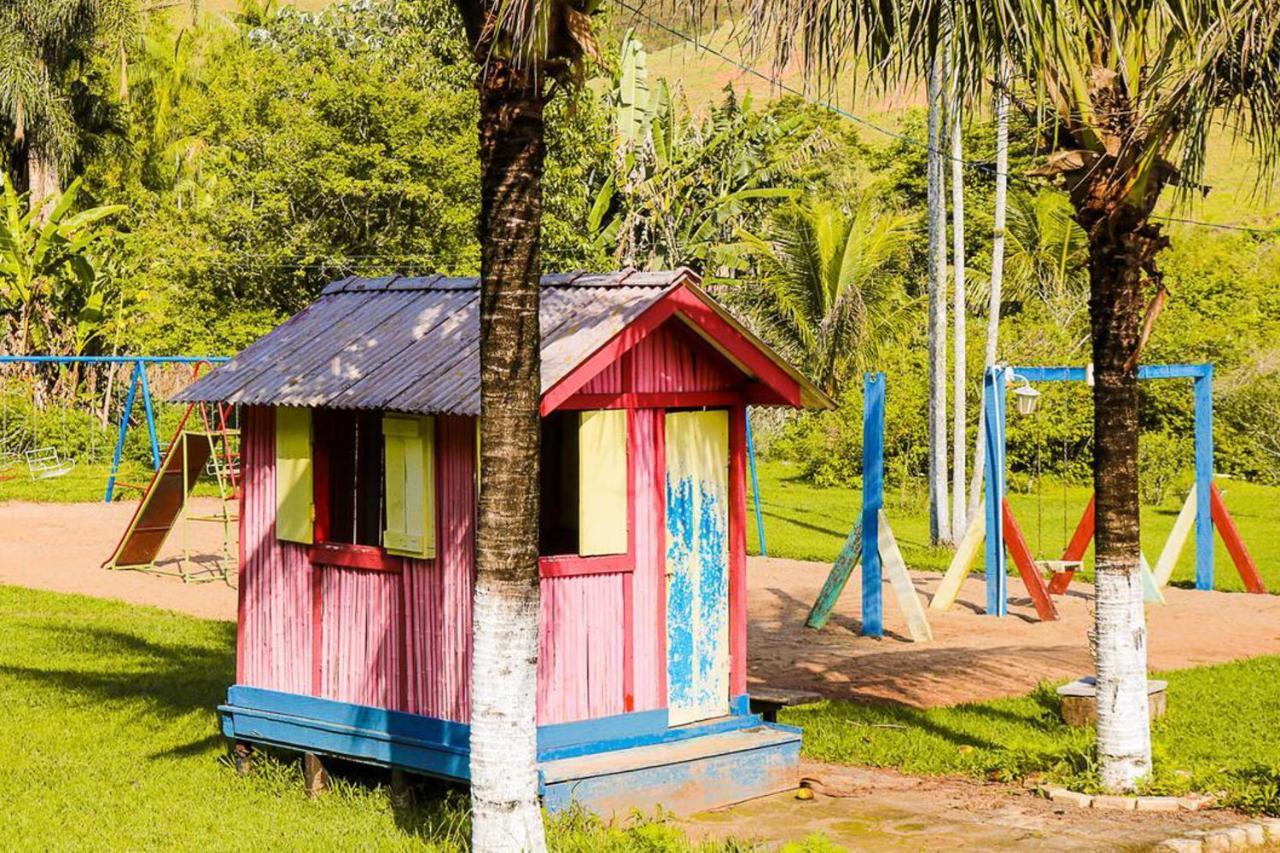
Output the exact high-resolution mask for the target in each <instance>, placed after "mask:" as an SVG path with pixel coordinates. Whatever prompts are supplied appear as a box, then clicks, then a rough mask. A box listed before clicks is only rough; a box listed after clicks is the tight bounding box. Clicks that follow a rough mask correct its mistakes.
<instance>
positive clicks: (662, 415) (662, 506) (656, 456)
mask: <svg viewBox="0 0 1280 853" xmlns="http://www.w3.org/2000/svg"><path fill="white" fill-rule="evenodd" d="M653 437H654V450H653V472H654V477H653V501H654V506H656V507H657V508H658V511H657V512H656V513H654V514H653V518H654V526H655V527H656V530H654V532H653V535H654V537H655V539H654V541H655V542H658V543H665V542H666V538H667V412H666V410H665V409H658V410H657V413H656V415H655V420H654V423H653ZM663 548H664V553H665V545H664V546H663ZM663 559H664V565H663V566H662V570H661V571H660V572H659V573H658V574H659V578H660V582H659V589H658V606H657V607H656V608H654V609H655V616H656V617H657V618H656V620H655V621H656V624H655V626H654V629H655V630H656V631H657V632H658V660H660V661H661V662H662V665H661V667H660V668H659V678H658V707H660V708H666V707H667V703H668V699H667V572H666V566H665V557H664V558H663Z"/></svg>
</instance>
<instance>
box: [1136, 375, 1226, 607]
mask: <svg viewBox="0 0 1280 853" xmlns="http://www.w3.org/2000/svg"><path fill="white" fill-rule="evenodd" d="M1195 367H1197V368H1199V370H1198V371H1197V372H1196V373H1195V386H1194V389H1195V448H1196V589H1213V507H1212V495H1211V492H1212V490H1213V365H1212V364H1200V365H1195ZM1138 378H1142V369H1141V368H1139V369H1138Z"/></svg>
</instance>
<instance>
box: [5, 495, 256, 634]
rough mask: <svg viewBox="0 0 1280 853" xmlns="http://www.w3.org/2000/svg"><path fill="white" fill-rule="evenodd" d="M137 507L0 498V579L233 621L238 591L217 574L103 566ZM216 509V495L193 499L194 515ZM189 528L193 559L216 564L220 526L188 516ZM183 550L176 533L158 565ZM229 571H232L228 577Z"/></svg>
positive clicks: (172, 565)
mask: <svg viewBox="0 0 1280 853" xmlns="http://www.w3.org/2000/svg"><path fill="white" fill-rule="evenodd" d="M136 506H137V504H136V503H135V502H133V501H127V502H121V503H112V504H104V503H86V504H48V503H12V502H10V503H4V504H0V542H3V543H4V548H0V584H16V585H18V586H28V587H35V588H37V589H48V590H53V591H55V592H77V593H81V594H82V595H93V596H97V597H99V598H116V599H120V600H121V601H128V602H130V603H132V604H152V605H155V606H156V607H163V608H166V609H168V610H179V611H182V612H183V613H189V614H191V615H192V616H202V617H205V618H209V619H234V618H235V616H236V591H235V589H233V588H232V587H231V586H230V585H229V584H227V583H224V582H222V581H221V580H215V581H212V582H209V583H183V582H182V580H180V579H179V578H176V577H165V576H158V575H152V574H146V573H143V572H134V571H107V570H106V569H103V568H102V567H101V566H102V563H103V561H104V560H106V559H107V558H109V557H110V556H111V552H112V551H113V550H115V546H116V543H117V542H119V541H120V536H121V535H122V534H123V533H124V529H125V527H126V526H127V525H128V523H129V519H130V518H132V517H133V511H134V508H135V507H136ZM218 508H219V502H218V501H217V500H216V499H215V498H196V499H195V500H194V501H193V502H192V512H193V514H199V515H211V514H213V513H214V512H215V511H217V509H218ZM188 527H189V531H188V537H189V540H188V541H189V547H190V550H191V554H192V557H193V558H194V560H195V561H198V562H199V563H200V564H202V565H205V566H213V565H215V564H218V563H220V562H221V556H222V548H223V543H222V525H221V524H215V523H210V522H191V523H190V524H189V526H188ZM181 552H182V537H181V536H180V535H178V534H177V533H176V532H175V534H173V535H171V536H170V537H169V541H168V542H166V543H165V548H164V549H163V550H162V551H161V554H160V560H159V561H158V564H157V565H158V568H160V569H162V570H164V571H175V570H176V569H177V558H178V556H179V555H180V554H181ZM195 568H198V566H196V567H195ZM234 575H235V573H234V571H232V572H231V576H232V579H233V582H234Z"/></svg>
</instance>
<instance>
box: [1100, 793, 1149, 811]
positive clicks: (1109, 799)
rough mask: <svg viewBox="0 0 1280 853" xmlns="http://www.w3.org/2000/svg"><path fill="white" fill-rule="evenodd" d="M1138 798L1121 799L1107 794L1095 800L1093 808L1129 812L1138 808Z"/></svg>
mask: <svg viewBox="0 0 1280 853" xmlns="http://www.w3.org/2000/svg"><path fill="white" fill-rule="evenodd" d="M1137 804H1138V800H1137V798H1136V797H1120V796H1115V795H1112V794H1105V795H1103V796H1101V797H1094V798H1093V807H1094V808H1095V809H1107V810H1108V811H1117V812H1129V811H1133V809H1134V808H1135V807H1136V806H1137Z"/></svg>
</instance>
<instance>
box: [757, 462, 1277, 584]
mask: <svg viewBox="0 0 1280 853" xmlns="http://www.w3.org/2000/svg"><path fill="white" fill-rule="evenodd" d="M759 476H760V494H761V495H762V501H761V512H762V514H763V516H764V530H765V544H766V546H767V547H768V550H769V555H770V556H774V557H792V558H795V559H800V560H820V561H822V562H831V561H833V560H835V558H836V555H837V554H838V553H839V552H840V547H841V546H842V545H843V544H844V541H845V537H846V536H848V533H849V528H850V526H851V525H852V524H853V521H854V519H855V518H856V517H857V514H858V511H859V502H860V500H861V494H860V493H859V491H858V490H857V489H853V488H841V487H818V486H814V485H812V484H811V483H807V482H805V481H803V480H801V479H800V477H799V476H798V475H797V474H796V472H795V468H794V467H793V466H792V465H791V464H790V463H787V462H781V461H775V460H761V462H760V469H759ZM1218 485H1219V488H1221V489H1222V490H1223V492H1224V496H1225V500H1226V503H1227V508H1228V509H1229V510H1230V511H1231V515H1232V517H1233V518H1235V521H1236V525H1237V526H1238V527H1239V528H1240V534H1241V536H1243V537H1244V540H1245V544H1246V545H1247V546H1248V547H1249V552H1250V553H1251V554H1252V555H1253V559H1254V562H1255V563H1256V564H1257V566H1258V571H1259V572H1260V573H1261V575H1262V579H1263V581H1264V582H1265V583H1266V584H1267V587H1268V589H1271V590H1280V488H1275V487H1270V486H1259V485H1255V484H1253V483H1245V482H1241V481H1238V480H1219V483H1218ZM1089 494H1090V490H1089V489H1088V488H1087V487H1085V486H1069V487H1067V491H1066V503H1065V507H1064V504H1063V490H1062V486H1061V485H1059V484H1052V485H1050V484H1046V486H1045V490H1044V495H1043V497H1042V498H1037V496H1036V495H1035V494H1021V493H1016V492H1015V493H1012V494H1011V495H1010V500H1011V502H1012V504H1013V511H1014V515H1015V516H1017V518H1018V521H1019V523H1020V524H1021V525H1022V529H1023V533H1025V534H1026V536H1027V541H1028V543H1029V545H1030V546H1031V550H1032V551H1033V552H1038V553H1037V556H1039V557H1042V558H1044V559H1057V558H1058V557H1060V556H1061V554H1062V550H1063V548H1064V547H1065V546H1066V541H1067V540H1068V539H1069V538H1070V537H1071V534H1072V532H1073V531H1074V530H1075V525H1076V522H1077V521H1079V519H1080V514H1081V513H1082V512H1083V511H1084V508H1085V505H1086V504H1087V503H1088V502H1089ZM1184 497H1185V495H1176V496H1173V497H1171V498H1170V499H1169V503H1168V504H1167V505H1166V506H1160V507H1151V506H1144V507H1143V508H1142V547H1143V551H1144V553H1146V555H1147V559H1148V560H1149V561H1150V562H1152V563H1154V562H1155V560H1156V557H1157V556H1158V555H1159V554H1160V549H1161V548H1162V547H1163V546H1164V540H1165V538H1166V537H1167V536H1168V535H1169V530H1170V529H1171V528H1172V527H1173V521H1174V518H1175V517H1176V516H1177V514H1178V509H1179V508H1180V507H1181V500H1182V498H1184ZM750 501H751V499H750V496H748V504H747V516H748V521H749V526H750V529H749V531H748V534H747V547H748V548H749V549H750V551H751V553H753V554H754V553H758V551H759V544H758V543H759V540H758V539H757V537H756V527H755V517H754V514H753V512H752V509H753V508H752V504H751V502H750ZM885 504H886V510H887V511H888V514H889V521H890V524H891V525H892V526H893V533H894V535H895V536H896V537H897V539H898V543H899V544H900V545H901V546H902V552H903V556H904V557H905V558H906V561H907V565H908V566H910V567H911V568H914V569H930V570H937V571H942V570H945V569H946V567H947V565H948V564H949V563H950V561H951V551H950V550H949V549H945V548H931V547H930V546H929V521H928V515H927V513H926V508H925V503H924V496H923V495H922V494H919V493H918V492H909V493H903V492H901V491H899V490H896V489H895V488H894V487H893V486H892V485H890V487H889V488H887V489H886V491H885ZM1064 521H1065V527H1064ZM1038 543H1039V544H1038ZM1215 554H1216V556H1215V572H1214V586H1215V587H1216V588H1217V589H1222V590H1231V591H1241V590H1243V589H1244V584H1243V583H1241V581H1240V576H1239V575H1238V574H1237V573H1236V570H1235V567H1234V565H1233V564H1232V562H1231V558H1230V557H1229V556H1228V555H1227V552H1226V549H1225V548H1224V547H1223V546H1222V541H1221V540H1218V541H1217V543H1216V546H1215ZM1092 559H1093V551H1092V549H1090V551H1089V553H1088V554H1086V555H1085V561H1086V562H1085V567H1086V571H1085V573H1084V574H1085V576H1086V577H1089V576H1090V575H1091V567H1090V561H1091V560H1092ZM982 562H983V561H982V559H981V557H979V559H978V566H977V568H978V569H979V570H980V569H981V566H982ZM1194 580H1195V546H1194V535H1193V537H1192V539H1191V540H1189V541H1188V543H1187V546H1186V548H1184V549H1183V552H1182V558H1181V560H1180V561H1179V562H1178V565H1177V568H1175V569H1174V572H1173V579H1172V582H1173V583H1174V584H1177V585H1191V584H1193V582H1194Z"/></svg>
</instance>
